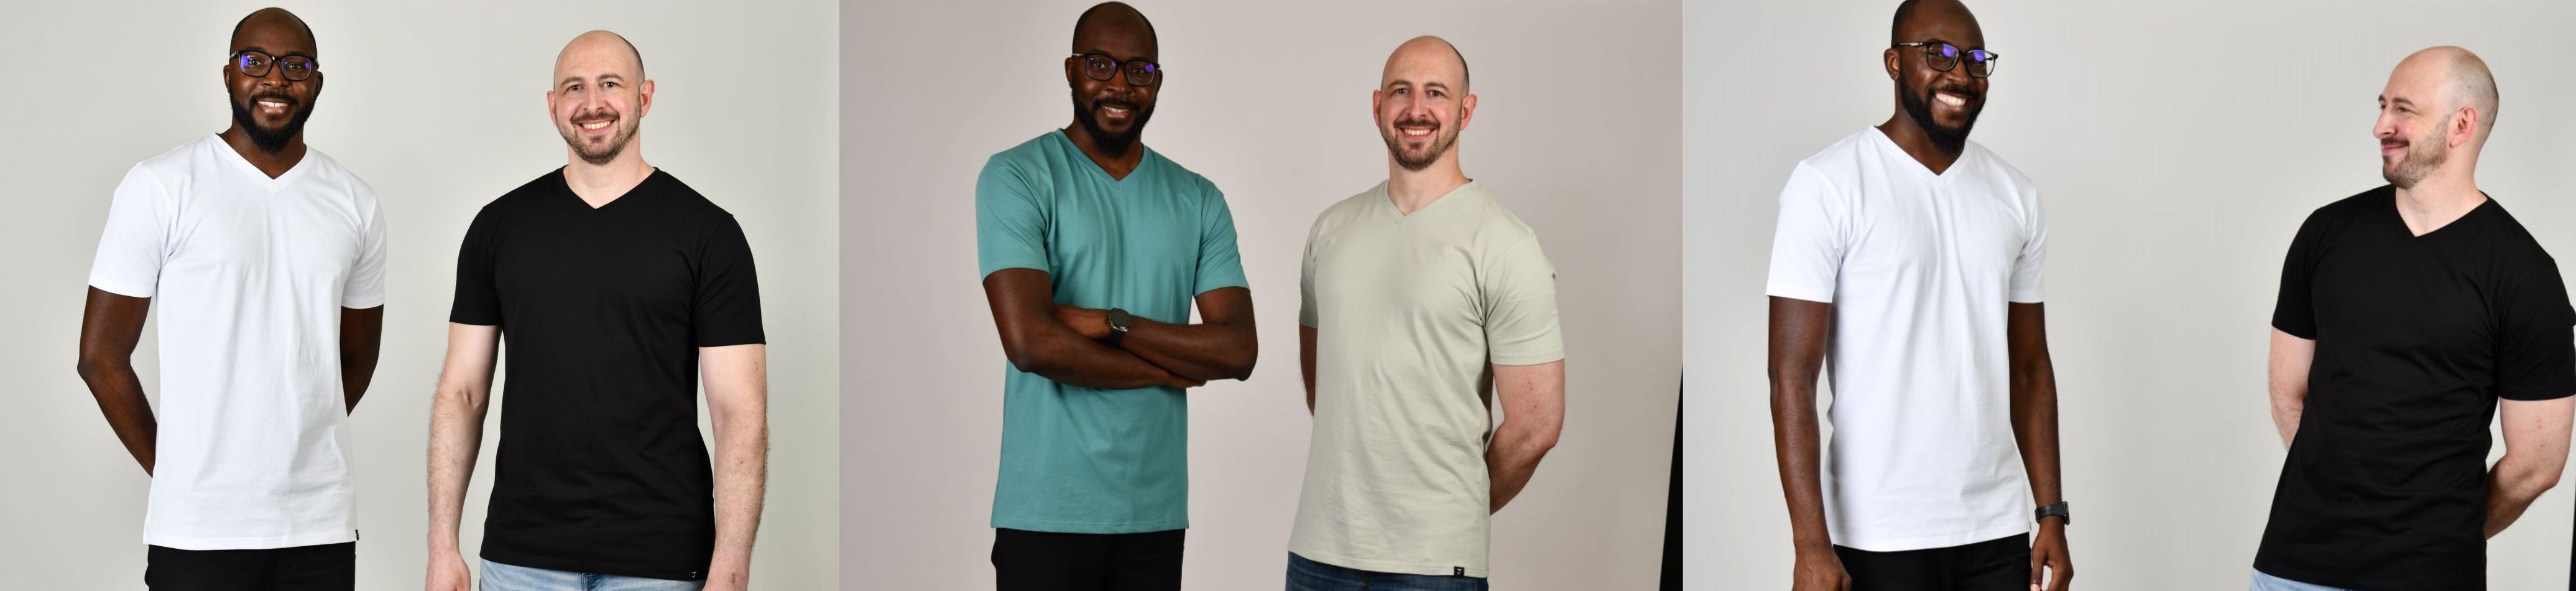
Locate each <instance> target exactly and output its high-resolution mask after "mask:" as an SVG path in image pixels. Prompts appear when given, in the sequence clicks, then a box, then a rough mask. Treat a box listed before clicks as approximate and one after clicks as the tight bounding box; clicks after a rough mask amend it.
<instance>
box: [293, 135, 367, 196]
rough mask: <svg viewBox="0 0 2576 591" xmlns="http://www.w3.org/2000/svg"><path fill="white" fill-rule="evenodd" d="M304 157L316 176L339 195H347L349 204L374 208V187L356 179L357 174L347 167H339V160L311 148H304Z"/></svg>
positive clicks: (363, 180) (364, 180)
mask: <svg viewBox="0 0 2576 591" xmlns="http://www.w3.org/2000/svg"><path fill="white" fill-rule="evenodd" d="M304 157H305V158H308V159H311V160H313V172H314V174H315V175H316V176H318V177H320V178H321V179H322V180H323V181H324V182H326V183H328V184H330V185H331V187H332V188H334V189H337V190H339V192H340V193H341V194H344V195H347V196H348V197H349V199H350V201H351V202H354V203H357V204H359V205H361V206H365V207H375V205H376V188H375V186H374V185H369V184H367V181H366V179H361V178H358V173H355V172H350V171H349V168H348V167H346V166H341V165H340V161H339V159H336V158H332V157H331V155H329V154H324V153H322V151H321V150H319V149H315V148H311V147H307V148H305V151H304Z"/></svg>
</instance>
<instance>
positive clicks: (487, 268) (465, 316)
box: [447, 207, 501, 326]
mask: <svg viewBox="0 0 2576 591" xmlns="http://www.w3.org/2000/svg"><path fill="white" fill-rule="evenodd" d="M498 217H499V214H496V213H493V211H492V207H484V208H483V211H482V212H480V213H476V214H474V223H472V224H470V225H467V226H466V227H465V242H464V243H463V244H460V245H458V246H457V248H456V299H455V301H454V302H453V303H450V304H448V309H447V321H448V322H454V323H457V324H471V325H475V326H500V325H501V294H500V292H499V291H497V290H496V289H495V287H494V285H495V284H494V282H493V281H492V257H493V256H494V251H495V249H496V245H495V244H494V243H495V242H496V241H498V240H499V236H500V228H498V227H497V226H498V225H499V224H500V223H501V222H500V220H499V219H497V218H498Z"/></svg>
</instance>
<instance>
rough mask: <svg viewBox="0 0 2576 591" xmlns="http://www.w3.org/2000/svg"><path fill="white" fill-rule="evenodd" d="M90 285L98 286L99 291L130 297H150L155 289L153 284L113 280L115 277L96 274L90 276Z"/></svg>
mask: <svg viewBox="0 0 2576 591" xmlns="http://www.w3.org/2000/svg"><path fill="white" fill-rule="evenodd" d="M89 286H90V287H95V288H98V290H99V291H104V292H108V293H112V294H116V295H121V296H125V297H129V298H148V297H152V291H153V290H152V288H153V286H151V285H140V284H133V283H126V282H123V281H116V280H113V279H104V278H100V277H98V276H95V275H93V276H90V278H89Z"/></svg>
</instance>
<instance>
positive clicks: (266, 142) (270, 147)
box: [231, 97, 313, 156]
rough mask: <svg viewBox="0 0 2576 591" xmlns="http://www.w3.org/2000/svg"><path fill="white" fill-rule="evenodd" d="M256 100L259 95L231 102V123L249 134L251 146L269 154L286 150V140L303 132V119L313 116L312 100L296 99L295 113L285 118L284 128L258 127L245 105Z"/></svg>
mask: <svg viewBox="0 0 2576 591" xmlns="http://www.w3.org/2000/svg"><path fill="white" fill-rule="evenodd" d="M256 100H259V97H251V98H248V99H243V100H240V101H234V102H232V103H231V104H232V107H233V125H235V126H237V127H240V128H241V130H242V133H245V134H249V135H250V144H251V145H252V146H257V147H258V148H259V151H261V152H265V153H267V154H268V155H270V156H275V155H277V153H278V152H283V151H286V142H288V141H290V140H293V139H295V136H296V134H300V133H304V120H306V119H311V118H313V102H312V101H298V102H297V104H296V106H295V115H294V116H292V117H289V118H287V120H286V127H285V128H283V129H268V128H265V127H260V126H259V121H258V120H257V119H254V118H252V117H251V114H250V107H249V106H247V105H248V104H249V103H250V102H252V101H256Z"/></svg>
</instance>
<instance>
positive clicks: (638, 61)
mask: <svg viewBox="0 0 2576 591" xmlns="http://www.w3.org/2000/svg"><path fill="white" fill-rule="evenodd" d="M581 70H599V71H606V72H615V73H620V74H625V75H626V76H628V77H630V78H629V79H630V80H643V79H644V52H641V51H636V49H635V44H634V43H629V42H627V41H626V37H624V36H621V35H618V34H616V33H612V32H608V31H591V32H588V33H582V34H581V35H580V36H577V37H573V38H572V42H571V43H566V44H564V48H563V52H562V53H558V54H555V82H556V83H557V84H561V83H562V82H563V80H564V79H565V78H566V77H567V76H580V75H586V72H581Z"/></svg>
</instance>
